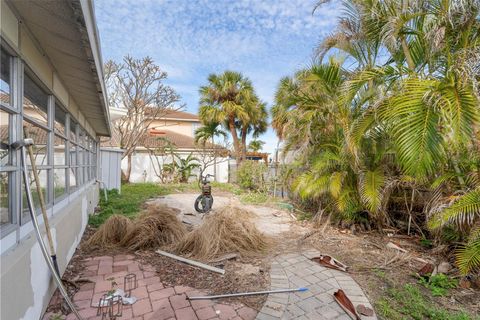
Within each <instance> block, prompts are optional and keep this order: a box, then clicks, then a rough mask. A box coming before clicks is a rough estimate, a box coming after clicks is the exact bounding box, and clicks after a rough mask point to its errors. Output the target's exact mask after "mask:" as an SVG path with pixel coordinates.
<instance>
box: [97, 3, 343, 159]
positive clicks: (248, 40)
mask: <svg viewBox="0 0 480 320" xmlns="http://www.w3.org/2000/svg"><path fill="white" fill-rule="evenodd" d="M315 2H316V1H315V0H270V1H261V0H217V1H215V0H200V1H187V0H171V1H168V0H130V1H127V0H97V1H95V10H96V16H97V23H98V28H99V30H100V38H101V45H102V53H103V59H104V61H106V60H108V59H113V60H117V61H120V60H121V59H122V57H123V56H124V55H127V54H129V55H132V56H134V57H137V58H141V57H144V56H147V55H148V56H150V57H152V58H153V59H154V61H155V63H157V64H158V65H159V66H160V67H161V68H162V69H163V70H165V71H166V72H167V73H168V81H167V83H168V84H169V85H170V86H172V87H173V88H174V89H175V90H176V91H177V92H178V93H179V94H180V95H181V97H182V103H184V104H185V105H186V111H189V112H193V113H196V112H197V110H198V88H199V86H201V85H203V84H206V79H207V76H208V74H210V73H220V72H222V71H224V70H227V69H229V70H235V71H240V72H242V73H243V74H244V75H245V76H247V77H249V78H250V79H251V80H252V81H253V84H254V86H255V88H256V90H257V93H258V94H259V96H260V97H261V99H262V100H264V101H266V102H267V103H268V104H269V107H270V106H271V105H272V102H273V96H274V92H275V88H276V85H277V83H278V81H279V79H280V78H281V77H283V76H285V75H290V74H292V73H293V72H295V71H296V70H298V69H300V68H302V67H305V66H308V65H309V64H310V63H311V61H312V53H313V48H314V47H315V46H316V45H317V44H318V42H319V41H320V40H321V39H322V37H323V36H325V35H326V34H328V33H329V32H331V31H332V29H333V27H334V26H335V21H336V17H337V16H338V14H339V9H338V8H339V5H338V3H337V2H336V1H332V2H331V3H329V4H327V5H324V6H322V7H321V8H320V9H319V10H317V11H316V12H315V14H314V15H312V8H313V6H314V4H315ZM261 140H263V141H265V142H266V145H265V147H264V150H265V151H267V152H273V151H274V148H275V146H276V137H275V134H274V133H273V131H272V130H269V132H267V133H266V134H265V135H263V136H262V137H261Z"/></svg>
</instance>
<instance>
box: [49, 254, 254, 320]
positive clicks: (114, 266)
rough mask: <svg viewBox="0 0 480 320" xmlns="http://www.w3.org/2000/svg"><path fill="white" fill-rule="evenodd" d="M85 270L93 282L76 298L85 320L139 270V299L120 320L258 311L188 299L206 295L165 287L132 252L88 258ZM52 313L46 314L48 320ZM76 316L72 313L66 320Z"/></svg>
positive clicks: (238, 315)
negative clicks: (127, 276)
mask: <svg viewBox="0 0 480 320" xmlns="http://www.w3.org/2000/svg"><path fill="white" fill-rule="evenodd" d="M84 265H85V268H86V269H85V271H83V273H82V277H83V278H86V279H89V280H91V281H93V282H92V283H86V284H84V285H82V286H81V287H80V291H78V292H77V293H76V294H75V296H74V297H73V301H74V303H75V305H76V306H77V307H78V310H79V312H80V315H81V316H82V317H84V319H88V320H94V319H95V320H97V319H101V317H97V308H95V307H94V306H95V305H97V304H98V301H99V299H100V297H101V296H102V295H103V294H105V293H107V291H109V290H111V289H112V281H115V282H116V283H117V286H118V288H119V289H123V281H124V277H125V275H126V274H128V273H135V274H136V275H137V280H138V288H137V289H135V290H133V291H132V296H134V297H136V298H137V299H138V300H137V302H135V303H134V304H133V305H125V306H124V307H123V316H122V317H120V318H117V319H118V320H127V319H135V320H164V319H178V320H196V319H199V320H207V319H235V320H242V319H243V320H247V319H248V320H253V319H255V317H256V315H257V311H255V310H254V309H251V308H249V307H246V306H244V305H242V304H235V305H230V304H222V303H217V302H216V301H212V300H193V301H189V300H187V299H186V298H187V295H191V296H193V295H204V294H205V292H201V291H199V290H196V289H194V288H190V287H183V286H175V287H164V285H163V284H162V282H161V279H160V277H159V276H158V275H157V273H156V272H155V269H154V268H153V267H151V266H149V265H141V264H140V263H139V262H138V261H136V260H134V257H133V256H131V255H116V256H113V257H111V256H101V257H95V258H88V259H86V260H85V263H84ZM48 319H49V315H45V316H44V320H48ZM73 319H76V317H75V316H74V315H73V313H71V314H69V315H68V316H67V318H66V320H73Z"/></svg>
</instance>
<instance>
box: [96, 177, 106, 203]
mask: <svg viewBox="0 0 480 320" xmlns="http://www.w3.org/2000/svg"><path fill="white" fill-rule="evenodd" d="M97 183H98V184H99V185H100V188H101V185H102V184H103V196H104V197H105V202H107V201H108V196H107V185H106V184H105V182H103V181H100V180H98V179H97Z"/></svg>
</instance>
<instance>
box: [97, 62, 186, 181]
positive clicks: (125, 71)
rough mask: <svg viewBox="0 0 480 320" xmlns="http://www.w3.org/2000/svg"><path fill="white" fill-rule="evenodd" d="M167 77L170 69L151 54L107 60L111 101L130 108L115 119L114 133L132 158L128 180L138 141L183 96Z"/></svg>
mask: <svg viewBox="0 0 480 320" xmlns="http://www.w3.org/2000/svg"><path fill="white" fill-rule="evenodd" d="M166 78H167V73H166V72H165V71H162V70H161V69H160V67H159V66H158V65H156V64H155V63H154V62H153V60H152V59H151V58H150V57H145V58H143V59H135V58H133V57H130V56H126V57H124V59H123V61H122V62H121V63H117V62H114V61H111V60H110V61H108V62H107V63H106V64H105V82H106V85H107V92H108V100H109V104H110V106H112V107H116V108H121V109H126V111H127V113H126V115H125V116H122V117H121V118H120V119H118V120H116V121H115V122H114V123H113V130H114V132H113V134H114V135H115V138H116V139H117V140H118V143H119V146H120V148H122V149H123V150H124V153H123V156H122V159H124V158H125V157H126V158H127V159H128V166H127V169H126V171H125V172H122V176H123V177H122V178H123V179H124V180H126V181H129V179H130V173H131V170H132V154H133V153H134V152H135V149H136V147H137V143H138V142H139V141H140V140H141V138H142V137H144V136H145V135H146V134H147V130H148V128H149V126H150V125H151V123H152V121H153V120H155V119H156V118H159V117H162V116H163V115H164V114H165V112H166V111H167V110H168V109H174V108H175V103H176V102H178V101H179V99H180V97H179V95H178V94H177V93H176V92H175V91H174V90H173V89H172V88H171V87H170V86H168V85H166V84H165V83H164V80H165V79H166ZM177 109H179V108H177Z"/></svg>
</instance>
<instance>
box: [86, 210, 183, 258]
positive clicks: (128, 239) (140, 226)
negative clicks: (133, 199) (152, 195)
mask: <svg viewBox="0 0 480 320" xmlns="http://www.w3.org/2000/svg"><path fill="white" fill-rule="evenodd" d="M176 213H177V211H176V210H175V209H172V208H169V207H166V206H162V205H150V206H148V207H147V208H146V210H145V211H144V212H143V213H141V214H140V215H139V216H138V217H137V218H136V219H135V220H130V219H129V218H127V217H125V216H122V215H112V216H111V217H110V218H108V219H107V220H106V221H105V223H103V224H102V225H101V226H100V228H99V229H98V230H97V231H96V232H95V233H94V234H93V235H92V236H91V237H90V239H88V240H87V242H85V244H84V245H83V247H84V248H86V249H94V248H98V247H103V248H112V247H123V248H128V249H131V250H138V249H146V248H158V247H163V246H166V245H171V244H172V243H175V242H178V241H180V240H181V239H182V238H183V237H184V235H185V233H186V232H187V231H186V229H185V226H184V225H183V224H182V223H181V222H180V221H179V220H178V218H177V215H176Z"/></svg>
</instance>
